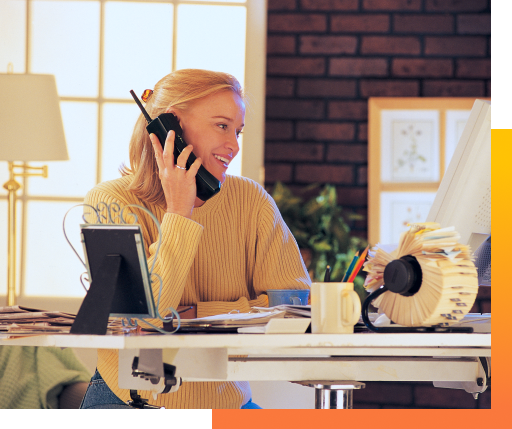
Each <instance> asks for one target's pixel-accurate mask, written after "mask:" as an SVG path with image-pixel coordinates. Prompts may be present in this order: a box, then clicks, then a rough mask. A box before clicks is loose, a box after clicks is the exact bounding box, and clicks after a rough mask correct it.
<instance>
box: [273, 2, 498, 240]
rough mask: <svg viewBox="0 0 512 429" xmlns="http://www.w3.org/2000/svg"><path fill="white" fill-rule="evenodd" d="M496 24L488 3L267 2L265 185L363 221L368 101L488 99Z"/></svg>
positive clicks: (362, 227)
mask: <svg viewBox="0 0 512 429" xmlns="http://www.w3.org/2000/svg"><path fill="white" fill-rule="evenodd" d="M490 22H491V19H490V1H489V0H268V43H267V50H268V51H267V104H266V138H265V140H266V141H265V170H266V186H267V187H268V188H272V185H273V184H274V183H275V182H276V181H278V180H279V181H282V182H284V183H286V184H287V185H289V186H290V187H291V188H292V189H298V188H302V187H305V186H306V185H308V184H310V183H316V182H320V183H324V182H328V183H331V184H335V185H337V189H338V199H339V202H340V204H341V205H342V206H343V207H345V208H348V209H353V210H355V211H357V212H359V213H361V214H364V215H366V214H367V118H368V112H367V102H368V97H371V96H386V97H392V96H400V97H404V96H405V97H408V96H411V97H421V96H425V97H438V96H439V97H446V96H454V97H465V96H469V97H473V96H475V97H489V96H490V76H491V62H490ZM353 229H354V230H355V231H357V233H358V234H359V235H361V236H366V222H359V223H357V224H355V225H353Z"/></svg>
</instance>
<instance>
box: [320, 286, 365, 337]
mask: <svg viewBox="0 0 512 429" xmlns="http://www.w3.org/2000/svg"><path fill="white" fill-rule="evenodd" d="M360 314H361V300H360V299H359V295H358V294H357V293H356V292H354V284H353V283H335V282H332V283H313V284H312V285H311V333H313V334H352V333H353V332H354V325H355V324H356V323H357V322H358V320H359V315H360Z"/></svg>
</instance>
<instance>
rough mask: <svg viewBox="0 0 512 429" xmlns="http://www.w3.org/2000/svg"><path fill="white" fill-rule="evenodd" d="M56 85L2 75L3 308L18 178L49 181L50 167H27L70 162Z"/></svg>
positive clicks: (11, 293) (10, 279)
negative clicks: (5, 194)
mask: <svg viewBox="0 0 512 429" xmlns="http://www.w3.org/2000/svg"><path fill="white" fill-rule="evenodd" d="M68 159H69V157H68V151H67V147H66V139H65V136H64V126H63V124H62V117H61V113H60V105H59V96H58V94H57V85H56V82H55V77H54V76H53V75H43V74H13V73H8V74H1V73H0V160H2V161H7V162H8V166H9V180H8V181H7V182H6V183H5V184H4V188H5V189H7V191H8V193H9V194H8V195H9V196H8V228H9V229H8V235H7V236H8V240H7V258H8V261H7V305H8V306H12V305H15V304H16V191H17V190H18V189H19V188H20V187H21V184H20V183H18V182H17V181H16V177H26V176H42V177H48V167H47V166H46V165H45V166H43V167H30V166H28V165H27V164H26V163H27V162H29V161H63V160H68Z"/></svg>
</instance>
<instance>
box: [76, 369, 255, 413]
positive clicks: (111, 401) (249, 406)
mask: <svg viewBox="0 0 512 429" xmlns="http://www.w3.org/2000/svg"><path fill="white" fill-rule="evenodd" d="M113 408H124V409H127V408H128V409H132V410H135V408H134V407H130V406H129V405H128V404H126V402H123V401H121V399H119V398H118V397H117V396H116V395H115V394H114V392H112V390H110V387H108V385H107V383H105V380H103V378H101V375H100V373H99V372H98V370H96V372H95V373H94V375H93V376H92V378H91V382H90V383H89V387H88V388H87V392H85V396H84V399H83V400H82V403H81V404H80V409H113ZM240 409H242V410H260V409H261V407H260V406H259V405H256V404H255V403H254V402H252V398H251V399H249V402H247V403H246V404H244V405H242V406H241V407H240Z"/></svg>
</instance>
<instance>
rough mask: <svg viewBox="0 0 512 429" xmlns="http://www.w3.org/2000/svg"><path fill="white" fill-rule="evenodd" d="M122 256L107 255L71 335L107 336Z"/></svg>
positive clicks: (77, 316) (79, 312)
mask: <svg viewBox="0 0 512 429" xmlns="http://www.w3.org/2000/svg"><path fill="white" fill-rule="evenodd" d="M121 259H122V257H121V255H106V256H105V257H104V258H103V262H102V263H101V266H100V268H99V270H98V273H97V275H96V277H95V279H94V280H93V281H92V282H91V285H90V286H89V291H88V292H87V295H86V296H85V298H84V300H83V302H82V305H81V307H80V310H79V311H78V314H77V315H76V318H75V321H74V323H73V326H71V330H70V333H71V334H89V335H105V334H106V333H107V326H108V318H109V315H110V308H111V307H112V301H113V299H114V294H115V291H116V285H117V279H118V277H119V270H120V268H121Z"/></svg>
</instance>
